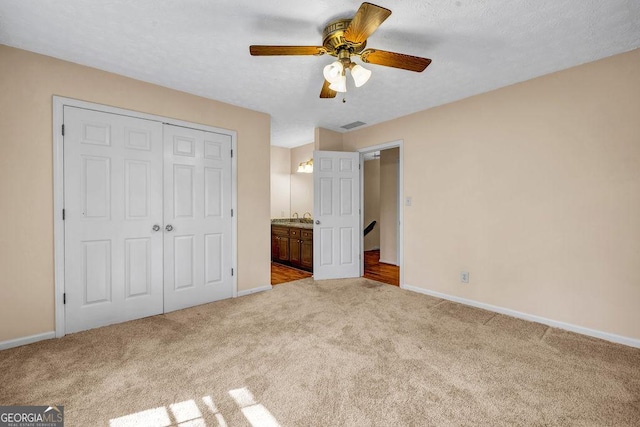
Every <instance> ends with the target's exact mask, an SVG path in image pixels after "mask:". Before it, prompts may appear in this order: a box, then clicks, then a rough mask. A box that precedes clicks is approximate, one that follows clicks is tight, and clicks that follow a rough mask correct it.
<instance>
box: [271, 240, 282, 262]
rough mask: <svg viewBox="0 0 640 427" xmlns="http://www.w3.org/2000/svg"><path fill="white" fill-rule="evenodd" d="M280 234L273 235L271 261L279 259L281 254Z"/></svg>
mask: <svg viewBox="0 0 640 427" xmlns="http://www.w3.org/2000/svg"><path fill="white" fill-rule="evenodd" d="M278 243H279V241H278V236H276V235H275V234H272V235H271V261H277V260H278V257H279V255H280V249H279V248H278Z"/></svg>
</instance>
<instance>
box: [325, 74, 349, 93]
mask: <svg viewBox="0 0 640 427" xmlns="http://www.w3.org/2000/svg"><path fill="white" fill-rule="evenodd" d="M329 89H331V90H335V91H336V92H346V91H347V76H344V75H341V76H339V77H338V78H337V79H336V80H335V81H334V82H333V83H331V84H330V85H329Z"/></svg>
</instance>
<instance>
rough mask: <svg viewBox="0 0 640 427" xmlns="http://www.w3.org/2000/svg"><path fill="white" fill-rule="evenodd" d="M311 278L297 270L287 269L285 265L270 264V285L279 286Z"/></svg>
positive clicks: (307, 273)
mask: <svg viewBox="0 0 640 427" xmlns="http://www.w3.org/2000/svg"><path fill="white" fill-rule="evenodd" d="M307 277H311V273H309V272H307V271H302V270H298V269H297V268H292V267H287V266H286V265H282V264H278V263H277V262H272V263H271V284H272V285H279V284H280V283H287V282H293V281H294V280H300V279H305V278H307Z"/></svg>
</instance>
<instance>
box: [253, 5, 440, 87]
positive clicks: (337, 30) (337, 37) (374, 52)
mask: <svg viewBox="0 0 640 427" xmlns="http://www.w3.org/2000/svg"><path fill="white" fill-rule="evenodd" d="M389 15H391V11H390V10H389V9H385V8H384V7H380V6H376V5H375V4H371V3H366V2H365V3H362V5H360V8H359V9H358V11H357V12H356V14H355V16H354V17H353V18H351V19H338V20H337V21H333V22H331V23H329V24H328V25H327V26H326V27H325V29H324V31H323V32H322V37H323V39H322V46H262V45H252V46H250V47H249V52H250V53H251V55H253V56H277V55H316V56H320V55H324V54H325V53H326V54H329V55H331V56H335V57H337V58H338V60H337V61H335V62H333V63H331V64H329V65H327V66H326V67H324V70H323V75H324V78H325V80H324V85H323V86H322V90H321V91H320V98H333V97H335V96H336V94H337V92H346V91H347V78H346V71H347V70H349V71H350V72H351V75H352V77H353V79H354V82H355V85H356V87H360V86H362V85H363V84H365V83H366V82H367V80H369V77H370V76H371V71H369V70H367V69H365V68H364V67H362V66H361V65H358V64H355V63H354V62H352V61H351V57H352V56H359V57H360V59H361V60H362V62H365V63H368V64H376V65H384V66H386V67H393V68H401V69H403V70H409V71H415V72H418V73H419V72H422V71H424V69H425V68H427V66H428V65H429V64H430V63H431V60H430V59H428V58H420V57H418V56H411V55H405V54H402V53H396V52H388V51H384V50H379V49H365V47H366V45H367V39H368V38H369V36H371V34H373V33H374V31H376V29H377V28H378V27H379V26H380V24H382V23H383V22H384V21H385V19H387V18H388V17H389Z"/></svg>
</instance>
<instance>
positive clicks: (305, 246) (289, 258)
mask: <svg viewBox="0 0 640 427" xmlns="http://www.w3.org/2000/svg"><path fill="white" fill-rule="evenodd" d="M271 260H272V261H274V262H279V263H282V264H287V265H290V266H292V267H296V268H300V269H303V270H307V271H313V230H312V229H306V228H300V227H285V226H281V225H272V226H271Z"/></svg>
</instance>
